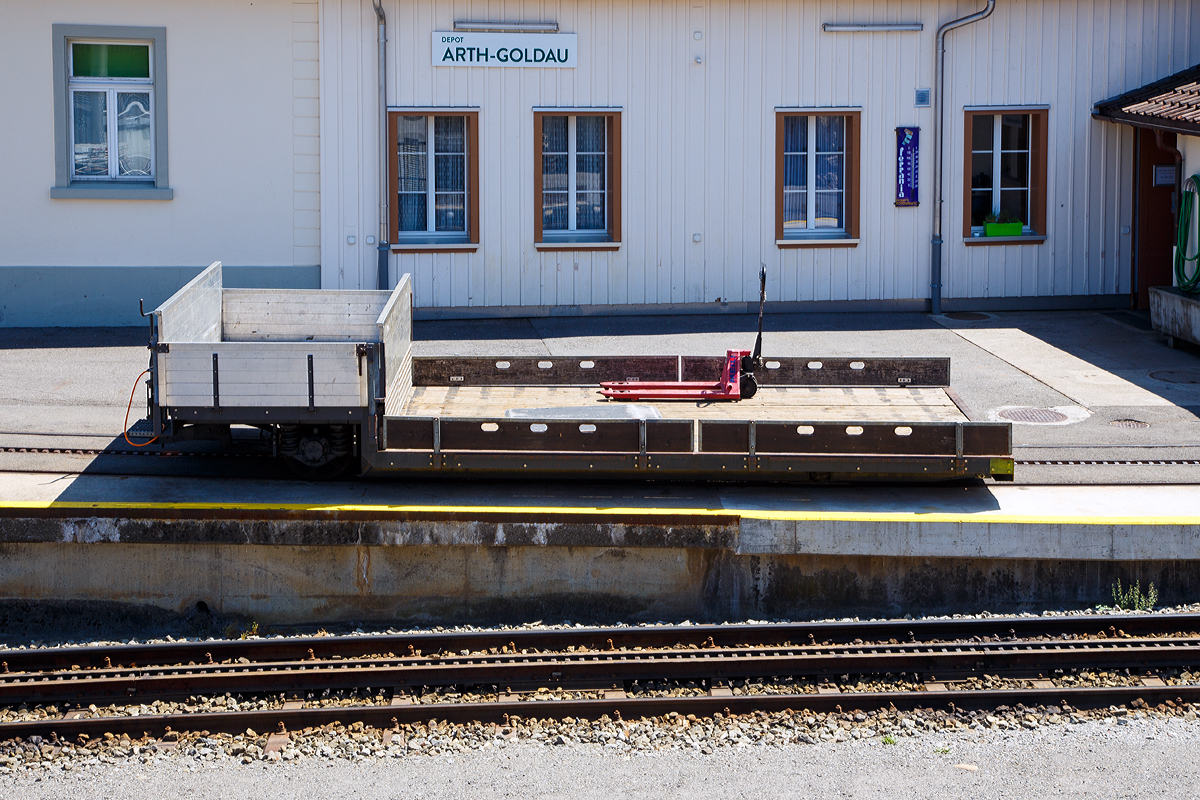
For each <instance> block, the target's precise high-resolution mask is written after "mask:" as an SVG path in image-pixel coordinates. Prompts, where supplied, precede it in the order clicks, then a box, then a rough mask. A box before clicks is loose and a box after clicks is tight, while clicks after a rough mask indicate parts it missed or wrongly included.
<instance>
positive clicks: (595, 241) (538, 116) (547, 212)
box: [533, 108, 621, 250]
mask: <svg viewBox="0 0 1200 800" xmlns="http://www.w3.org/2000/svg"><path fill="white" fill-rule="evenodd" d="M533 134H534V164H535V167H534V169H535V174H534V180H533V202H534V243H535V245H537V247H538V249H541V250H556V249H559V250H612V249H616V248H617V247H619V246H620V243H621V113H620V111H619V110H614V109H604V110H580V109H573V108H563V109H537V110H535V111H534V115H533Z"/></svg>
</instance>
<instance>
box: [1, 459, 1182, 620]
mask: <svg viewBox="0 0 1200 800" xmlns="http://www.w3.org/2000/svg"><path fill="white" fill-rule="evenodd" d="M0 496H3V497H4V498H5V499H4V500H3V501H2V502H0V554H2V555H3V558H0V598H7V599H8V600H7V602H8V604H9V606H8V607H10V608H18V609H24V608H25V607H26V604H28V603H31V602H32V603H40V604H51V605H54V604H59V605H62V604H66V605H65V606H63V607H64V608H66V609H69V608H70V607H71V605H72V604H85V605H87V604H101V605H104V604H115V605H116V606H118V607H120V606H127V605H130V604H135V605H145V606H151V607H154V608H156V609H159V610H161V611H163V612H167V613H170V614H177V615H181V616H184V615H188V614H190V613H192V612H193V611H194V609H195V608H196V607H197V604H198V603H203V605H204V607H206V608H209V609H211V610H212V611H214V612H216V613H219V614H222V615H232V616H238V617H245V618H250V619H254V620H256V621H261V622H270V623H278V624H298V623H303V622H312V621H344V620H374V621H387V622H390V623H395V622H411V621H425V622H428V621H439V622H447V621H488V620H491V621H495V620H499V619H504V620H505V621H509V622H512V621H517V620H521V619H556V618H557V619H562V618H570V619H572V620H577V621H580V620H585V619H586V620H593V621H612V620H616V619H624V620H637V619H651V620H652V619H675V620H678V619H684V618H692V619H739V618H745V617H752V618H762V617H803V616H810V615H816V616H822V615H829V614H851V613H869V614H903V613H918V612H929V611H938V610H955V611H962V612H966V611H977V610H983V609H990V610H1002V609H1010V610H1011V609H1017V608H1029V607H1039V606H1041V607H1044V606H1045V605H1047V604H1051V605H1065V606H1073V605H1090V604H1095V603H1099V602H1106V601H1109V600H1110V599H1111V585H1112V583H1114V582H1115V581H1116V580H1117V579H1121V580H1122V581H1124V582H1126V583H1128V582H1130V581H1133V580H1141V581H1142V582H1143V585H1145V584H1147V583H1149V582H1150V581H1154V582H1155V583H1156V585H1157V587H1158V588H1159V591H1160V594H1161V596H1162V599H1163V602H1184V601H1189V600H1192V599H1194V598H1195V596H1196V595H1197V592H1198V591H1200V488H1196V487H1191V486H1153V487H1131V486H1080V487H1022V486H983V485H974V486H954V487H924V488H918V489H914V488H911V487H904V488H901V487H883V488H881V487H872V488H849V487H847V488H836V487H825V488H787V489H783V488H778V487H754V486H631V485H629V484H572V485H540V486H529V485H527V484H518V483H495V484H479V483H465V484H458V485H455V486H451V485H447V484H445V483H373V484H360V483H340V484H300V483H283V482H278V481H260V482H245V481H232V480H194V479H173V478H146V477H130V478H119V477H110V476H73V475H46V474H42V475H29V474H4V475H0ZM146 498H154V499H153V500H147V499H146ZM14 603H15V604H16V605H15V606H14V605H13V604H14ZM5 607H6V606H5V605H4V603H3V602H0V621H3V619H4V616H5V612H4V608H5Z"/></svg>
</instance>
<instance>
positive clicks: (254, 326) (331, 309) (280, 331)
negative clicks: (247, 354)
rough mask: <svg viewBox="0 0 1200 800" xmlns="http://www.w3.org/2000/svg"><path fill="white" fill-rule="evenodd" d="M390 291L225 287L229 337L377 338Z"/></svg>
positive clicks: (282, 339) (224, 320) (259, 339)
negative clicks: (377, 324) (378, 320)
mask: <svg viewBox="0 0 1200 800" xmlns="http://www.w3.org/2000/svg"><path fill="white" fill-rule="evenodd" d="M390 297H391V292H386V291H382V292H381V291H350V290H341V291H339V290H323V289H226V290H225V291H224V294H223V296H222V299H221V302H222V307H223V314H222V322H221V330H222V336H221V338H222V340H224V341H226V342H304V341H314V342H374V341H376V340H377V338H378V336H379V332H378V329H377V327H376V320H377V319H378V317H379V313H380V312H381V311H382V310H383V309H384V307H385V306H386V305H387V303H388V299H389V298H390Z"/></svg>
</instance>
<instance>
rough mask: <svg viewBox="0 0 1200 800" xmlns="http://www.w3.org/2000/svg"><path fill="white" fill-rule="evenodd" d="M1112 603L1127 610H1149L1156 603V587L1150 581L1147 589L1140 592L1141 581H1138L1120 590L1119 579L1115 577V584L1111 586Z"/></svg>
mask: <svg viewBox="0 0 1200 800" xmlns="http://www.w3.org/2000/svg"><path fill="white" fill-rule="evenodd" d="M1112 595H1113V605H1114V606H1116V607H1117V608H1123V609H1126V610H1129V611H1151V610H1153V608H1154V606H1155V604H1156V603H1158V589H1156V588H1155V587H1154V583H1153V582H1151V584H1150V588H1149V590H1148V591H1147V592H1146V593H1145V594H1142V582H1141V581H1138V582H1137V583H1135V584H1134V585H1133V586H1129V587H1127V588H1125V589H1124V590H1122V588H1121V579H1120V578H1118V579H1117V585H1116V586H1114V587H1113V590H1112Z"/></svg>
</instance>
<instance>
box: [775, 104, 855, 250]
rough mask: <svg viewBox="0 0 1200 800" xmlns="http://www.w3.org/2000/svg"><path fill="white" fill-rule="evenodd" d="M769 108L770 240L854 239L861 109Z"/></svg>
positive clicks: (786, 243)
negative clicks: (772, 197)
mask: <svg viewBox="0 0 1200 800" xmlns="http://www.w3.org/2000/svg"><path fill="white" fill-rule="evenodd" d="M775 111H776V113H775V243H776V244H777V245H778V246H779V247H853V246H855V245H857V244H858V217H859V213H858V205H859V181H860V169H859V138H860V128H861V124H862V112H861V111H860V110H858V109H850V108H811V109H799V108H796V109H792V108H788V109H776V110H775Z"/></svg>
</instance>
